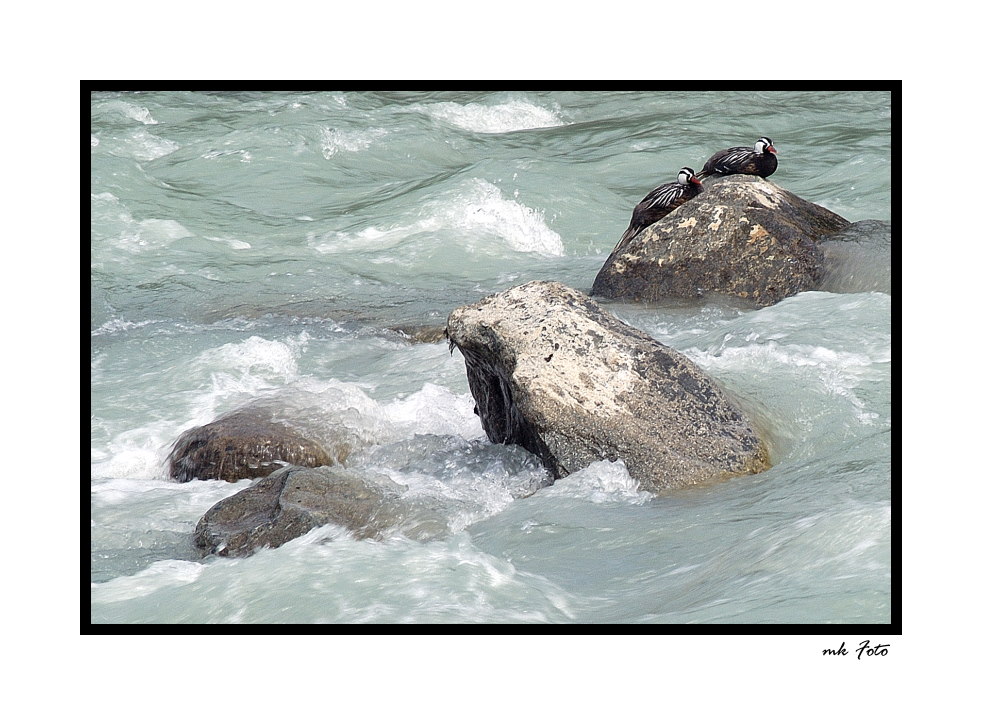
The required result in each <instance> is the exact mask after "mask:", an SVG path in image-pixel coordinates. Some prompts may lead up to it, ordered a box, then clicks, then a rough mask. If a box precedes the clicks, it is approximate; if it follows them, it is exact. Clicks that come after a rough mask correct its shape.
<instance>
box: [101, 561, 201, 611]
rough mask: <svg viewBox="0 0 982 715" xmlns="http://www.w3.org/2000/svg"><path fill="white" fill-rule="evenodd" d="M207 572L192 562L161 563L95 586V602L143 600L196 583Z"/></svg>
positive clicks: (198, 564)
mask: <svg viewBox="0 0 982 715" xmlns="http://www.w3.org/2000/svg"><path fill="white" fill-rule="evenodd" d="M204 569H205V566H204V564H200V563H196V562H193V561H173V560H168V561H158V562H157V563H155V564H151V565H150V566H148V567H147V568H145V569H144V570H143V571H141V572H140V573H138V574H134V575H133V576H120V577H119V578H115V579H113V580H112V581H108V582H106V583H94V584H92V586H91V589H92V591H91V593H92V602H93V604H96V603H117V602H119V601H127V600H129V599H132V598H143V597H145V596H148V595H150V594H152V593H154V592H155V591H158V590H160V589H161V588H165V587H168V586H183V585H187V584H189V583H194V582H195V581H197V580H198V577H199V576H200V575H201V573H202V571H204Z"/></svg>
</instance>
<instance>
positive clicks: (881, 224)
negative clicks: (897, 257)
mask: <svg viewBox="0 0 982 715" xmlns="http://www.w3.org/2000/svg"><path fill="white" fill-rule="evenodd" d="M819 247H820V248H821V250H822V253H823V254H824V257H825V272H824V274H823V276H822V280H821V281H820V283H819V285H818V288H819V290H824V291H829V292H830V293H869V292H871V291H877V292H880V293H887V294H889V293H890V292H891V263H892V260H891V225H890V222H889V221H872V220H871V221H857V222H856V223H852V224H849V225H848V226H847V227H846V228H845V229H843V230H842V231H840V232H839V233H836V234H832V235H829V236H827V237H826V240H824V241H823V242H822V243H821V244H819Z"/></svg>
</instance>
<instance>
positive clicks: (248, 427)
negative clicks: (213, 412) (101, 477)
mask: <svg viewBox="0 0 982 715" xmlns="http://www.w3.org/2000/svg"><path fill="white" fill-rule="evenodd" d="M349 452H350V446H349V445H348V444H346V443H344V442H339V443H338V444H336V445H333V446H332V447H331V448H330V449H328V448H327V447H325V446H324V445H323V444H321V443H320V442H318V441H315V440H314V439H310V438H308V437H306V436H304V435H303V434H301V433H300V432H299V431H298V430H296V429H294V428H292V427H290V426H288V425H286V424H283V423H281V422H276V421H273V420H272V419H270V416H269V414H268V413H267V412H266V411H265V410H262V409H259V408H256V409H248V408H247V409H243V410H239V411H236V412H231V413H229V414H227V415H224V416H223V417H221V418H220V419H217V420H215V421H214V422H210V423H208V424H206V425H201V426H199V427H192V428H191V429H189V430H187V431H186V432H184V433H183V434H181V436H180V437H178V438H177V441H176V442H175V443H174V447H173V449H172V450H171V452H170V454H169V455H168V457H167V462H168V469H169V473H170V477H171V479H174V480H176V481H178V482H188V481H190V480H192V479H223V480H225V481H227V482H236V481H238V480H240V479H258V478H260V477H265V476H267V475H269V474H271V473H273V472H274V471H276V470H277V469H280V468H281V467H283V465H284V464H295V465H299V466H305V467H317V466H321V465H331V464H336V463H339V462H343V461H344V460H345V459H346V458H347V456H348V454H349Z"/></svg>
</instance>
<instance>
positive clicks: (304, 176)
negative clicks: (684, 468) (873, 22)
mask: <svg viewBox="0 0 982 715" xmlns="http://www.w3.org/2000/svg"><path fill="white" fill-rule="evenodd" d="M890 114H891V106H890V97H889V95H888V94H887V93H874V94H862V93H821V94H818V93H806V92H797V93H796V92H780V93H766V92H763V93H755V94H754V93H752V94H746V93H740V94H732V95H726V96H719V95H715V94H710V93H643V92H638V93H631V92H548V93H497V92H496V93H430V94H404V93H403V94H394V95H386V94H379V93H375V94H341V93H333V94H332V93H323V94H321V93H315V94H291V93H248V94H204V93H146V94H128V95H116V94H97V95H94V96H93V98H92V130H91V135H92V142H91V143H92V146H91V160H92V177H91V194H92V199H91V210H92V247H91V266H92V308H91V311H92V313H91V330H92V339H91V380H92V421H91V427H92V431H91V434H92V496H91V510H92V514H91V524H92V526H91V538H92V582H93V586H92V620H93V622H96V623H108V622H139V623H146V622H184V623H205V622H209V623H225V622H240V623H277V622H326V623H330V622H550V623H563V622H578V623H584V622H629V623H688V622H692V623H733V622H740V623H775V622H797V623H814V622H835V623H884V622H889V621H890V619H891V611H890V597H891V537H890V526H891V461H890V439H891V432H890V426H891V373H890V369H891V359H890V355H891V297H890V295H889V294H888V291H889V285H890V281H889V266H888V264H887V263H885V262H884V261H883V260H882V255H883V253H882V251H883V243H882V241H881V242H880V243H878V244H877V245H876V246H874V247H873V248H870V250H869V251H865V248H866V247H865V244H864V246H861V250H860V255H859V258H858V259H857V262H856V264H855V265H857V266H858V267H859V272H860V273H862V274H863V275H861V276H859V278H861V279H863V280H862V281H860V282H861V283H862V284H863V285H864V286H866V287H867V288H868V287H871V288H872V290H869V289H866V288H864V290H863V291H861V292H854V293H833V292H818V291H816V292H810V293H805V294H801V295H799V296H796V297H794V298H791V299H788V300H786V301H783V302H782V303H780V304H778V305H776V306H772V307H770V308H765V309H763V310H749V309H747V308H746V307H743V306H738V305H731V304H728V303H726V302H722V301H707V302H703V303H699V304H692V305H681V306H680V305H665V306H632V305H618V304H608V306H607V307H608V308H609V309H611V310H612V311H613V312H614V313H615V314H617V315H619V316H620V317H622V318H623V319H624V320H627V321H628V322H630V323H631V324H633V325H635V326H637V327H640V328H641V329H643V330H646V331H648V332H650V333H651V334H652V335H654V336H655V337H656V338H657V339H659V340H661V341H662V342H664V343H666V344H668V345H670V346H672V347H675V348H676V349H679V350H682V351H684V352H685V353H686V354H687V355H689V356H690V357H691V358H693V359H694V360H695V361H696V362H697V363H698V364H700V365H701V366H702V367H703V368H704V369H706V370H707V371H708V372H709V373H710V374H711V375H713V376H714V377H715V378H716V379H718V380H719V381H720V382H722V383H723V384H724V385H726V386H727V387H728V388H729V389H730V390H731V391H733V392H734V394H735V395H736V396H737V398H738V399H740V400H741V401H742V402H743V403H744V404H745V405H747V407H748V409H750V410H751V411H752V412H753V413H754V415H755V417H757V418H758V419H759V420H760V421H761V422H762V423H763V424H764V425H765V428H766V430H767V432H768V436H769V439H770V441H771V443H772V451H773V456H774V460H775V466H774V468H773V469H771V470H769V471H768V472H765V473H763V474H760V475H755V476H753V477H746V478H742V479H738V480H732V481H730V482H727V483H726V484H723V485H719V486H716V487H712V488H708V489H703V490H698V491H696V492H693V493H686V494H676V495H657V496H656V495H650V494H646V493H644V492H639V491H638V490H637V488H636V485H635V484H634V483H633V482H632V480H631V479H630V477H629V475H628V474H627V473H626V471H625V470H624V469H623V468H622V467H621V466H620V465H615V464H597V465H594V466H593V467H591V468H589V469H588V470H584V472H581V473H578V474H576V475H573V476H571V477H569V478H568V479H566V480H563V481H561V482H559V483H557V484H556V485H554V486H552V487H549V488H547V489H544V490H542V491H539V492H538V493H536V494H535V495H533V496H532V497H529V498H527V499H516V498H515V494H516V493H517V492H519V491H520V490H521V489H520V488H521V485H523V484H528V483H531V482H535V481H536V480H539V479H541V477H542V472H541V468H540V467H539V466H538V464H537V462H536V461H535V460H534V458H531V457H530V456H528V455H527V454H525V453H524V452H522V451H521V450H519V449H517V448H514V447H503V446H500V445H491V444H488V443H487V440H486V439H485V438H484V435H483V432H482V431H481V428H480V424H479V422H478V420H477V418H476V416H474V415H473V412H472V407H473V402H472V400H471V398H470V395H469V392H468V388H467V381H466V376H465V373H464V366H463V360H462V358H461V357H460V355H459V354H454V355H451V354H450V353H449V351H448V350H447V347H446V345H445V344H410V343H409V342H408V341H406V340H405V339H404V338H402V337H401V336H400V335H399V334H397V333H394V332H393V331H391V330H389V328H392V327H395V326H401V325H407V324H413V325H437V324H440V323H442V322H444V321H445V319H446V315H447V314H448V313H449V311H450V310H451V309H453V308H454V307H456V306H457V305H461V304H463V303H470V302H473V301H475V300H477V299H479V298H481V297H483V296H484V295H486V294H488V293H490V292H495V291H498V290H502V289H504V288H507V287H510V286H512V285H516V284H518V283H522V282H525V281H528V280H532V279H552V280H559V281H562V282H564V283H566V284H568V285H570V286H572V287H574V288H578V289H580V290H584V291H587V290H589V287H590V285H591V284H592V282H593V278H594V276H595V275H596V272H597V271H598V270H599V268H600V266H601V265H602V264H603V261H604V260H605V259H606V257H607V254H608V252H609V250H610V249H611V248H612V247H613V245H614V243H615V242H616V240H617V238H618V237H619V236H620V234H621V232H622V231H623V229H624V227H625V226H626V225H627V221H628V219H629V217H630V213H631V209H632V208H633V206H634V204H635V203H636V202H637V201H638V200H639V199H640V198H641V197H642V196H644V194H645V193H647V191H649V190H650V189H651V188H652V187H653V186H655V185H657V184H659V183H664V182H665V181H670V180H671V179H672V178H673V177H674V175H675V173H676V172H677V171H678V168H679V167H680V166H683V165H688V166H694V167H696V168H699V166H701V162H702V161H703V160H704V159H705V158H706V157H708V156H709V155H710V154H711V153H712V152H713V151H716V150H718V149H720V148H725V147H727V146H732V145H735V144H748V143H752V142H753V140H754V139H756V137H758V136H760V135H762V134H765V135H767V136H769V137H771V138H772V139H773V140H774V142H775V144H776V146H777V147H778V150H779V152H780V153H779V159H780V162H781V163H780V167H779V169H778V171H777V173H776V174H775V175H774V176H773V177H771V180H772V181H773V182H774V183H776V184H778V185H780V186H782V187H784V188H786V189H789V190H791V191H793V192H795V193H797V194H798V195H799V196H802V197H803V198H806V199H808V200H810V201H814V202H816V203H819V204H821V205H823V206H826V207H827V208H829V209H831V210H833V211H835V212H837V213H839V214H841V215H843V216H844V217H846V218H847V219H850V220H852V221H859V220H864V219H875V220H879V221H889V220H890V219H891V215H890V196H891V183H890V144H891V135H890ZM697 165H698V166H697ZM874 249H875V250H874ZM886 250H887V253H886V256H887V261H888V257H889V244H888V243H887V244H886ZM864 251H865V252H864ZM884 271H885V274H884ZM854 278H855V277H854ZM836 289H837V290H841V289H843V288H842V287H841V286H840V287H838V288H836ZM845 289H848V287H847V288H845ZM257 398H263V399H267V400H273V401H275V402H276V403H277V404H278V405H280V407H281V409H283V410H287V411H291V412H293V413H295V414H297V415H300V414H302V415H304V417H305V418H306V419H309V420H311V421H314V422H317V421H318V420H323V421H324V423H325V424H326V423H329V422H331V421H332V420H336V419H338V416H339V415H342V416H343V420H344V421H346V422H347V423H348V424H349V425H354V426H356V427H357V429H358V430H359V431H360V432H361V433H362V434H363V435H365V436H366V438H368V439H370V440H371V441H373V442H376V443H377V446H376V447H374V448H373V449H370V450H367V451H366V452H365V453H364V454H362V455H361V456H360V457H359V459H360V460H361V462H360V463H361V466H362V467H363V468H366V469H370V470H376V471H377V472H378V473H381V474H386V475H388V476H390V477H391V478H393V479H394V480H396V481H400V482H402V483H405V484H407V485H409V486H410V488H412V489H416V490H418V491H419V492H420V493H421V494H425V495H427V496H428V497H429V498H432V499H433V500H434V503H435V504H436V506H437V508H438V509H439V510H440V512H441V513H442V514H443V515H444V516H445V517H446V518H447V521H448V524H449V527H448V533H447V535H446V537H445V538H441V539H437V540H435V541H432V542H428V543H417V542H414V541H412V540H410V539H407V538H405V537H400V536H396V537H394V538H392V539H390V540H388V541H385V542H381V543H375V542H359V541H355V540H353V539H352V538H351V537H350V536H348V535H346V534H345V533H343V532H341V531H340V530H337V529H333V530H332V527H326V529H325V530H321V531H320V532H318V533H315V534H312V535H309V537H305V538H304V539H300V540H298V541H296V542H293V543H291V544H288V545H287V546H284V547H282V548H280V549H276V550H272V551H267V552H263V553H260V554H257V555H255V556H252V557H250V558H247V559H239V560H220V559H214V558H212V559H205V560H200V559H198V558H197V556H196V555H195V554H194V553H193V551H191V549H190V546H189V543H188V537H189V535H190V533H191V531H192V530H193V528H194V524H195V523H196V521H197V520H198V518H200V516H201V515H202V514H203V513H204V512H205V511H206V510H207V509H208V507H210V506H211V505H212V504H213V503H215V502H216V501H218V500H219V499H221V498H223V497H224V496H227V495H228V494H231V493H233V492H235V491H237V490H238V489H241V488H243V487H244V486H246V484H224V483H222V484H215V483H205V482H202V483H189V484H175V483H172V482H169V481H167V479H166V472H165V469H164V457H165V455H166V453H167V451H168V449H169V447H170V445H171V444H172V443H173V441H174V439H175V438H176V437H177V436H178V435H179V434H180V433H181V432H182V431H183V430H185V429H187V428H188V427H191V426H194V425H197V424H203V423H204V422H207V421H209V420H211V419H214V418H215V417H216V416H219V415H221V414H223V413H224V412H226V411H228V410H230V409H233V408H235V407H238V406H241V405H244V404H247V403H249V402H250V401H252V400H255V399H257ZM325 536H330V537H333V538H332V539H331V540H328V541H325V540H324V539H323V537H325Z"/></svg>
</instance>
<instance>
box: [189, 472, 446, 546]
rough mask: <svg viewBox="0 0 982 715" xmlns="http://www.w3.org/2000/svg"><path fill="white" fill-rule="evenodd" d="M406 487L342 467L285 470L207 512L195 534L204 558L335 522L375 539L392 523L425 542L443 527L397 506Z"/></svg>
mask: <svg viewBox="0 0 982 715" xmlns="http://www.w3.org/2000/svg"><path fill="white" fill-rule="evenodd" d="M405 491H406V487H405V486H403V485H400V484H397V483H396V482H393V481H392V480H390V479H388V478H386V477H382V476H379V475H370V474H368V473H363V472H360V471H354V470H349V469H346V468H344V467H318V468H313V469H311V468H305V467H284V468H282V469H279V470H277V471H276V472H274V473H273V474H271V475H269V476H268V477H266V478H265V479H261V480H259V481H257V482H256V483H255V484H253V485H252V486H249V487H247V488H245V489H243V490H242V491H240V492H236V493H235V494H233V495H232V496H230V497H228V498H226V499H223V500H222V501H220V502H218V503H217V504H215V505H214V506H213V507H211V509H209V510H208V511H207V512H206V513H205V515H204V516H203V517H201V519H200V520H199V521H198V524H197V526H196V527H195V530H194V544H195V546H196V547H197V548H198V549H200V550H201V551H202V552H204V553H206V554H217V555H219V556H233V557H235V556H248V555H249V554H251V553H253V552H254V551H256V550H257V549H260V548H263V547H271V548H275V547H277V546H281V545H283V544H285V543H286V542H287V541H291V540H293V539H295V538H297V537H298V536H303V535H304V534H306V533H307V532H309V531H310V530H311V529H316V528H317V527H320V526H324V525H326V524H337V525H338V526H342V527H344V528H346V529H349V530H350V531H351V532H352V534H353V535H354V536H355V537H356V538H359V539H379V538H381V537H382V535H383V534H384V533H385V532H386V530H388V529H391V528H393V527H395V526H397V525H400V524H403V525H406V526H407V528H406V531H407V532H409V535H410V536H413V537H416V538H426V537H427V536H430V535H431V534H432V533H438V532H439V531H440V530H441V529H444V528H445V527H446V525H445V523H437V524H430V523H427V522H426V520H425V519H420V518H418V517H419V515H418V514H417V515H416V517H417V518H416V521H415V522H411V518H410V517H407V513H406V511H405V509H404V508H402V505H401V504H400V496H401V494H402V493H403V492H405Z"/></svg>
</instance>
